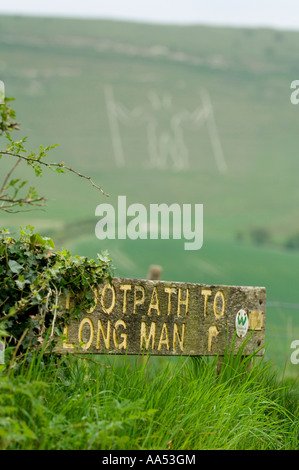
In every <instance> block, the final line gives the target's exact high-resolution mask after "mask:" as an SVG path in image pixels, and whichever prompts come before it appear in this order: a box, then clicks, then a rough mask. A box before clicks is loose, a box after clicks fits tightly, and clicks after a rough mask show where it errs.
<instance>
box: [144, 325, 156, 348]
mask: <svg viewBox="0 0 299 470" xmlns="http://www.w3.org/2000/svg"><path fill="white" fill-rule="evenodd" d="M155 340H156V323H155V322H152V323H151V327H150V332H149V335H147V326H146V323H145V322H143V321H142V322H141V330H140V349H142V347H143V343H145V349H147V350H148V349H149V347H150V342H152V346H151V348H152V349H154V347H155Z"/></svg>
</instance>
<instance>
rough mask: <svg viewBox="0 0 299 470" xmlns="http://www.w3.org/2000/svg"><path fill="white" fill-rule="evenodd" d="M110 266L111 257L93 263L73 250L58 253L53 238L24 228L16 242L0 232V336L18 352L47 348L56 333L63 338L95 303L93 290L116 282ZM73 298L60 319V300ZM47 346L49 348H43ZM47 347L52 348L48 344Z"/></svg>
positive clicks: (102, 257) (29, 228)
mask: <svg viewBox="0 0 299 470" xmlns="http://www.w3.org/2000/svg"><path fill="white" fill-rule="evenodd" d="M112 270H113V267H112V264H111V260H110V258H109V257H108V256H107V253H105V252H104V253H103V254H102V255H99V254H98V256H97V260H93V259H91V260H89V259H88V258H86V257H82V256H72V255H71V254H70V252H69V251H67V250H63V251H55V247H54V243H53V241H52V240H51V239H50V238H47V237H42V236H41V235H40V234H39V233H34V232H33V227H31V226H27V227H26V228H25V229H21V231H20V237H19V239H18V240H16V239H14V238H13V237H12V236H11V235H10V233H9V232H8V231H7V230H6V229H3V230H2V231H1V232H0V334H1V331H2V336H4V335H6V337H7V341H8V344H9V345H12V346H13V345H18V350H20V351H22V350H24V349H25V348H29V349H36V348H38V347H39V346H41V345H44V340H45V338H46V336H47V335H48V337H49V338H48V341H49V345H50V343H53V342H52V341H51V340H52V339H53V337H54V333H56V334H61V332H62V328H63V324H64V323H65V321H67V320H68V318H69V317H70V316H71V315H75V316H77V317H78V316H79V315H80V310H86V309H89V308H90V307H92V306H93V305H94V296H93V291H94V289H95V288H96V287H97V286H98V285H99V284H100V283H102V282H104V280H105V279H107V280H111V278H112ZM68 295H71V296H72V298H74V299H75V302H74V306H73V307H72V309H70V308H68V309H67V310H66V311H65V312H64V315H63V319H62V317H61V316H60V315H59V308H60V307H61V298H62V297H63V296H68ZM44 346H45V345H44ZM47 347H48V346H47Z"/></svg>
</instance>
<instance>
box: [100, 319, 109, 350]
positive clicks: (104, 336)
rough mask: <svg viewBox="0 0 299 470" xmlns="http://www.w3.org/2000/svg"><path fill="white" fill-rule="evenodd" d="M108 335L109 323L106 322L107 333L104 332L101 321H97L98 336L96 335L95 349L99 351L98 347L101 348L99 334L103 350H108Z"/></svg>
mask: <svg viewBox="0 0 299 470" xmlns="http://www.w3.org/2000/svg"><path fill="white" fill-rule="evenodd" d="M110 333H111V321H110V320H108V322H107V331H106V332H105V328H104V326H103V323H102V321H101V320H98V335H97V345H96V348H97V349H100V346H101V334H102V336H103V340H104V343H105V348H106V349H110Z"/></svg>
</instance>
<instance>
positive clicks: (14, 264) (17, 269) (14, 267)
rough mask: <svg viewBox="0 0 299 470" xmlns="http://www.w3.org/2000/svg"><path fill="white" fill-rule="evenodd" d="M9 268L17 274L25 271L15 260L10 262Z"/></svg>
mask: <svg viewBox="0 0 299 470" xmlns="http://www.w3.org/2000/svg"><path fill="white" fill-rule="evenodd" d="M8 266H9V267H10V269H11V271H12V272H13V273H15V274H19V272H20V271H21V269H23V266H21V265H20V264H19V263H17V261H14V260H9V261H8Z"/></svg>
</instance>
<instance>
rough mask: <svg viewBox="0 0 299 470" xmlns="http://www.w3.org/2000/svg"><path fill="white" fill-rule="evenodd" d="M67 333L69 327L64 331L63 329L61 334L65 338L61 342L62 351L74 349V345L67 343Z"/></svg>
mask: <svg viewBox="0 0 299 470" xmlns="http://www.w3.org/2000/svg"><path fill="white" fill-rule="evenodd" d="M68 332H69V327H68V326H66V327H65V328H64V329H63V334H64V336H65V337H66V340H65V341H63V343H62V348H63V349H73V348H74V345H73V344H72V343H68V342H67V341H68Z"/></svg>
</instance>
